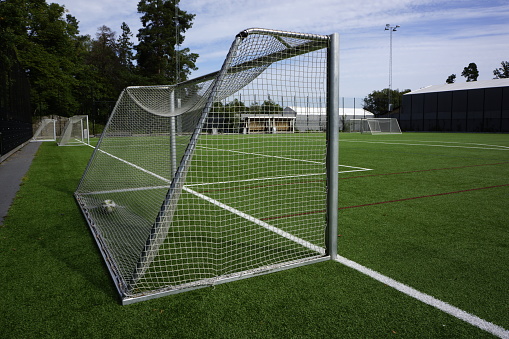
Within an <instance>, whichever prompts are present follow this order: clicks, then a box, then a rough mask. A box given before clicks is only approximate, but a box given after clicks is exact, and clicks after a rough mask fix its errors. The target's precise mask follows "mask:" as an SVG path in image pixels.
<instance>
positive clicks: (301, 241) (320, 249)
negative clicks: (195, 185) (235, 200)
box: [184, 186, 325, 254]
mask: <svg viewBox="0 0 509 339" xmlns="http://www.w3.org/2000/svg"><path fill="white" fill-rule="evenodd" d="M184 190H185V191H186V192H189V193H191V194H194V195H196V196H197V197H199V198H202V199H203V200H206V201H208V202H210V203H211V204H214V205H216V206H219V207H221V208H223V209H225V210H227V211H228V212H231V213H233V214H236V215H238V216H239V217H242V218H244V219H246V220H248V221H251V222H253V223H255V224H256V225H259V226H262V227H263V228H265V229H267V230H269V231H272V232H274V233H276V234H278V235H280V236H282V237H284V238H286V239H288V240H291V241H293V242H295V243H297V244H300V245H302V246H304V247H306V248H309V249H310V250H313V251H316V252H318V253H320V254H325V249H324V248H323V247H320V246H316V245H314V244H312V243H310V242H309V241H306V240H304V239H301V238H299V237H296V236H294V235H292V234H290V233H288V232H285V231H283V230H282V229H280V228H277V227H274V226H272V225H269V224H268V223H266V222H265V221H262V220H260V219H257V218H255V217H253V216H251V215H249V214H247V213H244V212H241V211H239V210H238V209H236V208H233V207H231V206H228V205H226V204H223V203H222V202H220V201H218V200H215V199H212V198H210V197H208V196H206V195H204V194H201V193H198V192H196V191H193V190H192V189H190V188H189V187H187V186H184Z"/></svg>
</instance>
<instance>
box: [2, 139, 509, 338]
mask: <svg viewBox="0 0 509 339" xmlns="http://www.w3.org/2000/svg"><path fill="white" fill-rule="evenodd" d="M287 137H292V138H296V137H300V136H299V135H297V134H295V135H290V136H287ZM303 137H306V135H303ZM91 153H92V148H89V147H57V146H56V145H54V144H50V143H45V144H43V145H42V146H41V148H40V149H39V152H38V154H37V156H36V158H35V159H34V162H33V165H32V167H31V169H30V171H29V172H28V174H27V176H26V178H25V180H24V182H23V185H22V187H21V190H20V191H19V193H18V196H17V198H16V199H15V202H14V204H13V206H12V208H11V210H10V211H9V215H8V216H7V218H6V219H5V221H4V225H3V226H2V227H0V267H1V270H0V272H1V273H0V279H1V280H0V282H1V284H2V287H3V293H2V294H1V296H0V312H1V314H2V317H1V318H0V337H2V338H27V337H38V338H39V337H71V336H73V337H87V338H103V337H147V338H148V337H171V338H195V337H221V338H231V337H240V338H280V337H290V338H305V337H317V338H318V337H324V336H330V337H338V338H379V337H392V336H399V337H405V338H417V337H419V338H443V337H454V338H490V337H493V335H492V334H490V331H491V332H495V334H497V335H498V336H500V337H509V331H508V329H509V294H508V293H507V291H508V287H509V284H508V281H509V269H508V266H507V262H509V251H508V248H509V209H508V208H507V203H508V201H509V179H508V178H509V135H505V134H459V133H457V134H446V133H443V134H442V133H440V134H437V133H404V134H402V135H379V136H371V135H360V134H342V135H341V136H340V164H341V165H344V166H351V167H341V168H340V171H341V172H343V173H340V180H339V192H340V211H339V237H338V246H339V248H338V252H339V254H340V256H341V258H346V259H348V260H350V261H352V262H353V263H354V265H350V266H354V267H355V268H356V269H352V268H351V267H348V266H345V265H343V264H341V263H338V262H333V261H330V262H324V263H318V264H314V265H309V266H304V267H300V268H295V269H292V270H288V271H283V272H279V273H273V274H270V275H266V276H260V277H255V278H251V279H247V280H242V281H237V282H233V283H228V284H223V285H218V286H216V287H213V288H204V289H200V290H195V291H191V292H187V293H183V294H178V295H173V296H168V297H164V298H160V299H155V300H149V301H145V302H142V303H137V304H133V305H129V306H120V304H119V302H118V297H117V291H116V289H115V287H114V286H113V283H112V282H111V280H110V277H109V274H108V272H107V269H106V267H105V265H104V264H103V262H102V257H101V255H100V254H99V252H98V250H97V248H96V245H95V242H94V240H93V239H92V237H91V235H90V232H89V231H88V228H87V226H86V222H85V220H84V219H83V217H82V215H81V212H80V210H79V207H78V206H77V204H76V202H75V201H74V198H73V196H72V193H73V192H74V191H75V189H76V187H77V185H78V182H79V180H80V178H81V175H82V174H83V171H84V169H85V166H86V164H87V161H88V159H89V157H90V155H91ZM353 168H362V169H369V170H365V171H349V169H350V170H351V169H353ZM345 262H347V263H351V262H349V261H345ZM373 271H376V272H378V273H379V274H381V275H382V277H386V278H387V280H386V282H380V281H378V280H375V279H373V278H372V277H371V276H369V274H371V275H374V274H372V273H373ZM374 276H375V277H378V278H379V277H380V275H378V276H377V275H376V274H375V275H374ZM382 280H383V279H382ZM394 281H395V282H397V283H401V284H404V286H407V287H408V290H409V291H410V292H409V293H408V294H405V293H402V292H400V291H399V290H396V289H394V288H393V287H391V285H394V284H392V282H394ZM416 291H417V292H421V293H424V294H425V296H426V297H429V298H431V299H433V298H432V297H434V298H436V299H433V300H438V301H442V302H445V303H448V305H452V306H454V307H455V308H454V309H453V311H452V312H451V313H452V315H451V314H449V313H446V312H443V311H442V310H441V309H439V308H437V307H433V306H430V305H429V304H426V303H423V302H421V301H419V300H417V299H416V296H419V295H420V294H418V293H417V292H416ZM409 294H410V295H409ZM432 303H433V302H432ZM463 311H464V312H468V314H470V315H471V316H472V317H470V318H468V317H467V320H468V319H474V320H476V319H479V318H480V319H481V320H485V321H486V322H489V323H485V322H477V326H474V325H472V324H470V323H469V322H468V321H464V320H461V319H458V317H462V315H463V314H464V313H461V312H463ZM475 317H479V318H475ZM474 323H475V321H474ZM479 327H481V328H479ZM504 329H506V330H504Z"/></svg>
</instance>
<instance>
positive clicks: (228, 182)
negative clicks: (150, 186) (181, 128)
mask: <svg viewBox="0 0 509 339" xmlns="http://www.w3.org/2000/svg"><path fill="white" fill-rule="evenodd" d="M339 166H340V167H348V168H355V169H354V170H351V171H339V172H338V173H351V172H365V171H372V170H373V169H371V168H362V167H355V166H346V165H339ZM325 174H326V173H309V174H296V175H295V174H294V175H283V176H277V177H266V178H252V179H240V180H230V181H217V182H204V183H200V184H189V185H186V186H188V187H196V186H207V185H216V184H230V183H236V182H255V181H264V180H278V179H292V178H300V177H312V176H319V175H325Z"/></svg>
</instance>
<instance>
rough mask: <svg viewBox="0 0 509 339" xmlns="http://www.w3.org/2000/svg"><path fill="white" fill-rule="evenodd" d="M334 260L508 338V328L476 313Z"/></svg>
mask: <svg viewBox="0 0 509 339" xmlns="http://www.w3.org/2000/svg"><path fill="white" fill-rule="evenodd" d="M336 261H337V262H339V263H341V264H343V265H345V266H347V267H350V268H352V269H354V270H356V271H358V272H360V273H362V274H364V275H367V276H368V277H371V278H373V279H375V280H377V281H379V282H381V283H383V284H385V285H387V286H389V287H392V288H394V289H396V290H398V291H399V292H401V293H404V294H406V295H407V296H409V297H412V298H414V299H416V300H419V301H421V302H423V303H425V304H427V305H430V306H432V307H435V308H437V309H439V310H440V311H442V312H445V313H447V314H449V315H452V316H453V317H455V318H457V319H460V320H463V321H465V322H466V323H468V324H470V325H473V326H475V327H477V328H480V329H481V330H484V331H486V332H489V333H491V334H493V335H495V336H497V337H499V338H503V339H509V330H506V329H505V328H503V327H501V326H498V325H495V324H493V323H491V322H489V321H487V320H484V319H481V318H479V317H478V316H476V315H473V314H470V313H468V312H466V311H463V310H462V309H460V308H457V307H455V306H452V305H451V304H448V303H446V302H445V301H442V300H440V299H437V298H435V297H433V296H431V295H428V294H426V293H423V292H420V291H418V290H416V289H415V288H412V287H410V286H408V285H405V284H403V283H401V282H398V281H396V280H394V279H392V278H389V277H387V276H385V275H383V274H381V273H378V272H376V271H374V270H372V269H369V268H367V267H365V266H362V265H361V264H358V263H356V262H354V261H352V260H350V259H347V258H345V257H342V256H340V255H338V256H337V257H336Z"/></svg>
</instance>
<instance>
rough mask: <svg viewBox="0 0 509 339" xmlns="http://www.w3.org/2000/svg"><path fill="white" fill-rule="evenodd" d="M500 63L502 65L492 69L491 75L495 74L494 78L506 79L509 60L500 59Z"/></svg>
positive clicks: (508, 71)
mask: <svg viewBox="0 0 509 339" xmlns="http://www.w3.org/2000/svg"><path fill="white" fill-rule="evenodd" d="M501 64H502V67H500V68H496V69H495V70H494V71H493V75H494V76H495V79H507V78H509V62H508V61H502V62H501Z"/></svg>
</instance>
